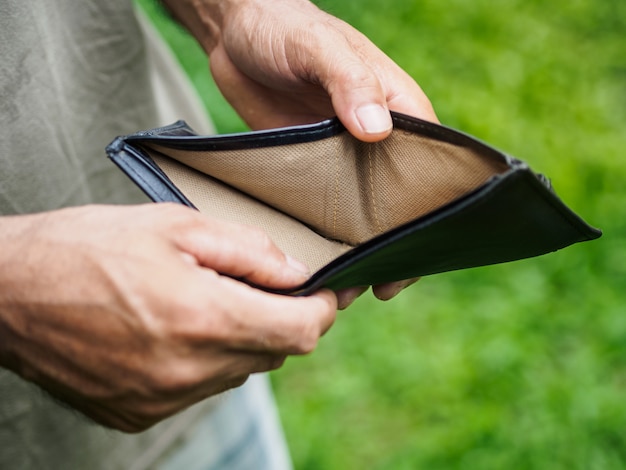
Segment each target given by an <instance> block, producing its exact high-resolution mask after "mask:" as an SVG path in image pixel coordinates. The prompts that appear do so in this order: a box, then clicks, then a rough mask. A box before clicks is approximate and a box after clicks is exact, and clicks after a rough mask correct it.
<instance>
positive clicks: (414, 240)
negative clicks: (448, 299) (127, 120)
mask: <svg viewBox="0 0 626 470" xmlns="http://www.w3.org/2000/svg"><path fill="white" fill-rule="evenodd" d="M392 117H393V122H394V130H393V132H392V134H391V136H389V137H388V138H387V139H385V140H384V141H382V142H377V143H371V144H368V143H363V142H360V141H358V140H356V139H354V138H353V137H352V136H351V135H350V134H349V133H348V132H347V131H346V130H345V128H344V127H343V126H342V125H341V123H340V122H339V121H338V120H337V119H329V120H326V121H323V122H320V123H318V124H312V125H305V126H297V127H289V128H282V129H276V130H268V131H257V132H247V133H241V134H231V135H217V136H198V135H196V134H195V133H194V132H193V130H192V129H190V128H189V127H188V126H187V125H186V124H185V122H183V121H179V122H177V123H175V124H172V125H170V126H167V127H163V128H159V129H153V130H149V131H143V132H137V133H135V134H131V135H127V136H124V137H118V138H116V139H115V140H114V141H113V142H112V143H111V144H110V145H109V146H108V147H107V154H108V156H109V157H110V158H111V159H112V160H113V162H115V164H117V165H118V166H119V168H121V169H122V171H124V172H125V173H126V174H127V175H128V176H129V177H130V178H131V179H132V180H133V181H134V182H135V184H137V185H138V186H139V187H140V188H141V189H142V190H143V191H144V192H145V193H146V194H147V195H148V196H149V197H150V198H151V199H152V200H154V201H156V202H163V201H173V202H177V203H180V204H185V205H187V206H189V207H193V208H196V209H198V210H200V211H201V212H203V213H206V214H209V215H211V216H214V217H219V218H224V219H228V220H231V221H235V222H240V223H246V224H250V225H256V226H259V227H261V228H263V229H264V230H266V231H267V233H268V234H269V235H270V237H271V238H272V239H273V240H274V242H275V243H276V244H277V245H278V246H279V247H280V248H281V249H283V250H284V251H285V252H286V253H288V254H290V255H291V256H293V257H295V258H297V259H300V260H302V261H304V262H305V263H307V264H308V266H309V267H310V269H311V272H312V273H313V274H312V275H311V277H310V278H309V279H308V280H307V281H306V282H305V283H304V284H302V285H301V286H298V287H296V288H294V289H291V290H288V291H274V292H281V293H285V294H302V295H304V294H307V293H310V292H313V291H315V290H316V289H319V288H320V287H329V288H332V289H341V288H346V287H354V286H365V285H374V284H381V283H386V282H392V281H398V280H402V279H408V278H413V277H418V276H425V275H430V274H435V273H441V272H445V271H451V270H457V269H465V268H471V267H475V266H483V265H488V264H495V263H502V262H508V261H513V260H518V259H522V258H528V257H532V256H538V255H542V254H545V253H548V252H552V251H555V250H558V249H561V248H564V247H566V246H568V245H571V244H573V243H576V242H581V241H586V240H592V239H595V238H598V237H600V235H601V232H600V231H599V230H597V229H595V228H593V227H591V226H589V225H588V224H587V223H585V222H584V221H583V220H582V219H581V218H580V217H578V216H577V215H576V214H575V213H574V212H572V211H571V210H570V209H569V208H568V207H567V206H566V205H565V204H564V203H563V202H562V201H561V200H560V199H559V198H558V197H557V196H556V194H555V193H554V191H553V190H552V188H551V186H550V182H549V181H548V179H547V178H545V177H544V176H542V175H540V174H537V173H535V172H533V171H532V170H531V169H530V168H529V167H528V165H527V164H525V163H524V162H522V161H520V160H518V159H516V158H513V157H511V156H508V155H506V154H504V153H502V152H499V151H497V150H495V149H493V148H492V147H490V146H488V145H486V144H484V143H482V142H480V141H478V140H476V139H475V138H473V137H471V136H468V135H466V134H463V133H461V132H458V131H455V130H453V129H450V128H447V127H444V126H440V125H437V124H433V123H430V122H425V121H422V120H419V119H416V118H413V117H410V116H405V115H401V114H398V113H392ZM258 287H260V288H263V286H258ZM268 290H269V289H268Z"/></svg>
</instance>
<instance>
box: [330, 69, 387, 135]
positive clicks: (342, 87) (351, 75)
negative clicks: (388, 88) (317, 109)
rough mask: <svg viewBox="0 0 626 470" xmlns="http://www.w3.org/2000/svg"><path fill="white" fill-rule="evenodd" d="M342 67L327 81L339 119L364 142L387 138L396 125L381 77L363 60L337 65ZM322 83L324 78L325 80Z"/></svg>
mask: <svg viewBox="0 0 626 470" xmlns="http://www.w3.org/2000/svg"><path fill="white" fill-rule="evenodd" d="M333 62H334V63H335V64H341V65H340V68H339V69H334V70H333V71H332V76H331V77H328V79H327V81H326V86H325V88H326V90H327V92H328V94H329V96H330V98H331V101H332V104H333V108H334V110H335V113H337V117H338V118H339V120H340V121H341V122H342V123H343V125H344V126H346V129H348V131H349V132H350V133H351V134H352V135H353V136H355V137H356V138H357V139H359V140H362V141H364V142H377V141H379V140H382V139H384V138H385V137H387V136H388V135H389V134H390V133H391V130H392V128H393V122H392V120H391V115H390V113H389V108H388V106H387V100H386V97H385V92H384V90H383V87H382V85H381V83H380V81H379V79H378V76H377V75H376V74H375V73H374V71H373V70H371V69H370V68H369V67H368V66H367V65H366V64H364V63H363V62H362V61H361V60H360V59H358V58H356V57H355V60H352V61H349V62H348V61H346V60H345V59H344V60H337V61H333ZM322 83H324V78H323V77H322Z"/></svg>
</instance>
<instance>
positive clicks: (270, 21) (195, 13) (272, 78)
mask: <svg viewBox="0 0 626 470" xmlns="http://www.w3.org/2000/svg"><path fill="white" fill-rule="evenodd" d="M164 3H165V4H166V5H168V7H169V9H170V11H171V12H172V13H173V15H174V16H175V17H176V18H177V19H178V20H179V21H180V22H181V23H182V24H184V25H185V26H186V27H187V29H189V31H190V32H191V33H192V34H193V35H194V36H195V37H196V39H198V41H199V43H200V44H201V45H202V47H203V48H204V50H205V52H206V53H207V55H208V56H209V62H210V66H211V73H212V74H213V77H214V79H215V81H216V83H217V85H218V86H219V88H220V90H221V91H222V94H223V95H224V96H225V97H226V99H227V100H228V101H229V102H230V104H231V105H232V106H233V107H234V109H235V110H236V111H237V112H238V113H239V115H240V116H241V117H242V118H243V119H244V120H245V121H246V123H247V124H248V125H249V126H250V127H251V128H252V129H269V128H275V127H282V126H289V125H297V124H307V123H314V122H318V121H321V120H323V119H326V118H329V117H332V116H337V117H338V118H339V119H340V120H341V121H342V123H343V124H344V125H345V126H346V128H347V129H348V131H350V133H352V134H353V135H354V136H355V137H356V138H358V139H360V140H362V141H365V142H377V141H380V140H383V139H384V138H385V137H387V136H388V135H389V134H390V133H391V130H392V121H391V116H390V114H389V110H394V111H398V112H401V113H404V114H408V115H412V116H415V117H419V118H422V119H425V120H429V121H433V122H438V120H437V116H436V115H435V112H434V110H433V108H432V105H431V104H430V101H429V100H428V98H427V97H426V95H425V94H424V92H423V91H422V89H421V88H420V87H419V85H418V84H417V83H416V82H415V80H413V79H412V78H411V77H410V76H409V75H408V74H407V73H406V72H404V71H403V70H402V69H401V68H400V67H399V66H398V65H397V64H395V63H394V62H393V61H392V60H391V59H390V58H389V57H387V56H386V55H385V54H384V53H383V52H382V51H381V50H380V49H378V48H377V47H376V46H375V45H374V44H373V43H372V42H371V41H370V40H369V39H367V38H366V37H365V36H364V35H363V34H361V33H360V32H358V31H357V30H355V29H354V28H353V27H351V26H350V25H348V24H347V23H345V22H343V21H341V20H340V19H338V18H335V17H333V16H331V15H329V14H327V13H325V12H323V11H322V10H320V9H319V8H317V7H316V6H315V5H313V4H312V3H311V2H309V1H308V0H272V1H271V2H268V1H266V0H231V1H224V0H187V1H166V2H164ZM416 281H417V279H408V280H406V281H402V282H396V283H390V284H384V285H379V286H373V292H374V295H376V297H378V298H379V299H381V300H389V299H391V298H392V297H394V296H395V295H397V294H398V293H399V292H400V291H402V289H404V288H405V287H407V286H409V285H411V284H413V283H414V282H416ZM367 289H368V286H364V287H356V288H353V289H347V290H344V291H340V292H337V297H338V301H339V308H340V309H343V308H346V307H347V306H349V305H350V304H351V303H352V301H354V299H355V298H356V297H358V296H359V295H360V294H362V293H363V292H365V291H366V290H367Z"/></svg>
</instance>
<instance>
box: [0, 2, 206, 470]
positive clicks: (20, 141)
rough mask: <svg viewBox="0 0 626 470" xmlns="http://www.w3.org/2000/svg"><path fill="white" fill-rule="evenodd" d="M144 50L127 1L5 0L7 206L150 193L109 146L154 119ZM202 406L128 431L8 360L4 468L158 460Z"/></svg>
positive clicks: (12, 210) (0, 80) (0, 163)
mask: <svg viewBox="0 0 626 470" xmlns="http://www.w3.org/2000/svg"><path fill="white" fill-rule="evenodd" d="M144 52H145V51H144V44H143V40H142V37H141V34H140V31H139V29H138V26H137V23H136V20H135V16H134V14H133V10H132V7H131V4H130V2H129V1H128V0H108V1H97V0H82V1H78V2H77V1H75V0H30V1H24V0H2V1H0V59H1V60H0V110H1V111H0V214H3V215H7V214H16V213H30V212H39V211H46V210H51V209H56V208H60V207H64V206H70V205H79V204H87V203H92V202H98V203H132V202H145V201H147V199H146V198H145V197H144V196H143V195H142V194H141V193H140V192H139V191H138V190H137V189H136V188H135V186H134V185H132V184H131V183H130V182H129V180H128V179H127V178H126V177H125V176H124V175H122V173H121V172H120V171H119V170H117V168H116V167H115V166H114V165H113V164H112V163H111V162H109V161H108V160H107V158H106V157H105V156H104V147H105V146H106V144H108V143H109V142H110V141H111V139H112V138H113V137H115V136H116V135H120V134H125V133H128V132H132V131H135V130H139V129H147V128H150V127H153V126H154V125H155V122H154V116H155V109H156V108H155V104H154V100H153V98H152V96H151V89H150V82H149V77H148V71H147V68H146V62H145V53H144ZM0 221H1V219H0ZM205 406H206V407H208V406H209V405H208V404H203V405H200V407H199V408H198V407H196V408H195V409H191V410H189V411H188V412H187V413H183V414H181V415H179V416H177V417H176V418H174V419H173V420H169V421H167V422H165V423H162V424H160V425H158V426H156V427H155V428H153V429H151V430H150V431H148V432H146V433H143V434H140V435H126V434H123V433H119V432H116V431H111V430H106V429H104V428H102V427H100V426H97V425H94V424H92V423H89V422H88V421H87V420H86V419H85V418H83V417H82V416H79V415H77V414H76V413H75V412H73V411H71V410H67V409H65V408H63V407H61V406H59V405H57V404H56V403H54V402H53V401H51V400H50V399H49V398H48V397H47V396H46V395H45V394H44V393H43V392H41V391H40V390H39V389H38V388H36V387H35V386H33V385H31V384H29V383H27V382H24V381H23V380H21V379H20V378H19V377H17V376H16V375H14V374H13V373H11V372H9V371H6V370H4V369H0V468H16V469H17V468H38V469H45V468H81V469H82V468H124V469H126V468H145V467H150V466H151V465H152V464H153V463H154V461H155V460H156V459H158V457H159V455H161V454H162V453H163V452H165V451H167V450H168V449H169V448H171V447H172V445H175V444H176V441H177V440H179V439H180V438H179V435H180V434H181V433H182V432H183V431H184V430H185V429H187V428H189V427H190V426H191V425H192V424H193V423H194V422H195V420H197V418H196V417H200V416H202V412H203V410H204V408H203V407H205Z"/></svg>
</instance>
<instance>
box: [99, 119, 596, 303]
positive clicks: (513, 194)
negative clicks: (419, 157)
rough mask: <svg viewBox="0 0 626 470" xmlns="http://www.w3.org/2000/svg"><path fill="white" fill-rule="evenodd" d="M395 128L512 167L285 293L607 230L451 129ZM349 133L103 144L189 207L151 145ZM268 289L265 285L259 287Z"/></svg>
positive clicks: (148, 137)
mask: <svg viewBox="0 0 626 470" xmlns="http://www.w3.org/2000/svg"><path fill="white" fill-rule="evenodd" d="M393 118H394V125H395V126H396V127H398V128H402V129H404V130H407V131H410V132H415V133H418V134H421V135H426V136H429V137H431V138H433V139H436V140H441V141H445V142H450V143H454V144H456V145H459V146H469V147H472V148H474V149H476V150H478V151H480V152H482V153H483V154H490V153H491V154H497V155H498V156H499V157H502V158H505V159H506V160H507V161H508V162H509V166H510V170H509V171H508V172H506V173H505V174H503V175H499V176H496V177H494V178H492V179H491V180H490V181H488V182H487V183H486V184H484V185H483V186H482V187H481V188H479V189H478V190H475V191H473V192H472V193H471V194H468V195H466V196H465V197H463V198H461V199H459V200H457V201H455V202H453V203H451V204H449V205H447V206H445V207H443V208H440V209H438V210H436V211H435V212H433V213H430V214H427V215H426V216H423V217H420V218H418V219H416V220H413V221H411V222H409V223H407V224H404V225H403V226H401V227H397V228H395V229H393V230H390V231H388V232H386V233H384V234H382V235H379V236H377V237H376V238H374V239H372V240H369V241H367V242H365V243H363V244H362V245H359V246H357V247H356V248H354V249H352V250H350V251H349V252H347V253H345V254H344V255H342V256H341V257H339V258H337V259H335V260H334V261H333V262H331V263H330V264H328V265H327V266H325V267H323V268H322V269H320V270H319V271H318V272H316V273H315V274H314V275H313V276H312V277H311V278H310V279H309V281H307V282H306V283H305V284H304V285H302V286H300V287H298V288H296V289H292V290H290V291H281V293H286V294H298V295H305V294H307V293H310V292H313V291H315V290H316V289H319V288H320V287H330V288H333V289H340V288H345V287H352V286H360V285H370V284H379V283H384V282H391V281H398V280H402V279H408V278H412V277H417V276H425V275H430V274H436V273H441V272H445V271H452V270H457V269H465V268H471V267H476V266H484V265H488V264H495V263H502V262H508V261H514V260H518V259H523V258H529V257H533V256H538V255H543V254H546V253H549V252H551V251H555V250H558V249H561V248H564V247H566V246H569V245H571V244H573V243H577V242H582V241H586V240H593V239H595V238H598V237H600V236H601V232H600V231H599V230H597V229H595V228H593V227H591V226H589V225H588V224H587V223H585V222H584V221H583V220H582V219H581V218H580V217H578V216H577V215H576V214H575V213H574V212H572V211H571V210H570V209H569V208H568V207H567V206H566V205H565V204H564V203H563V202H562V201H561V200H560V199H559V198H558V197H557V196H556V195H555V194H554V192H553V191H552V189H551V188H550V185H549V182H548V180H547V179H546V178H545V177H543V176H541V175H537V174H535V173H534V172H533V171H532V170H531V169H529V168H528V166H527V165H526V164H524V163H523V162H521V161H519V160H517V159H514V158H511V157H508V156H506V155H504V154H502V153H500V152H498V151H497V150H495V149H493V148H491V147H489V146H488V145H486V144H484V143H482V142H480V141H478V140H476V139H474V138H472V137H470V136H468V135H466V134H463V133H460V132H457V131H455V130H453V129H449V128H446V127H444V126H438V125H436V124H432V123H428V122H424V121H421V120H419V119H415V118H411V117H409V116H404V115H400V114H397V113H394V114H393ZM339 132H345V129H344V128H343V126H341V124H340V123H339V121H337V120H336V119H332V120H328V121H324V122H322V123H319V124H314V125H310V126H299V127H295V128H287V129H279V130H272V131H262V132H249V133H243V134H235V135H230V136H214V137H206V136H195V134H194V133H193V131H192V130H191V129H190V128H188V127H187V126H186V125H185V123H184V122H182V121H179V122H178V123H175V124H173V125H172V126H168V127H164V128H160V129H155V130H152V131H144V132H139V133H136V134H133V135H130V136H126V137H120V138H117V139H116V140H114V141H113V142H112V143H111V145H109V146H108V147H107V153H108V155H109V157H110V158H111V159H112V160H113V161H114V162H115V163H116V164H117V165H118V166H119V167H120V168H121V169H122V171H124V172H125V173H126V174H127V175H128V176H129V177H130V178H131V179H132V180H133V181H134V182H135V183H136V184H137V185H138V186H139V187H140V188H142V189H143V190H144V191H145V192H146V194H148V196H149V197H150V198H151V199H152V200H154V201H156V202H162V201H173V202H178V203H181V204H186V205H188V206H190V207H193V204H192V203H191V202H190V201H189V200H188V199H187V198H186V197H185V196H184V195H183V194H182V193H181V192H180V191H179V190H178V189H177V188H176V186H175V185H174V184H173V183H172V182H171V181H170V180H169V179H168V178H167V176H166V175H165V174H164V173H163V172H162V171H161V170H160V169H159V168H158V166H156V164H155V163H154V162H153V161H152V160H151V159H150V157H149V156H148V155H147V154H146V153H145V152H143V151H142V150H141V145H142V144H143V143H146V142H148V141H149V142H158V143H159V145H162V146H165V147H171V148H177V149H181V148H182V149H185V148H187V149H195V150H197V149H212V150H216V149H231V150H233V149H240V148H251V147H271V146H273V145H286V144H290V143H294V142H311V141H316V140H321V139H324V138H328V137H331V136H333V135H336V134H337V133H339ZM259 287H260V288H262V286H259Z"/></svg>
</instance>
